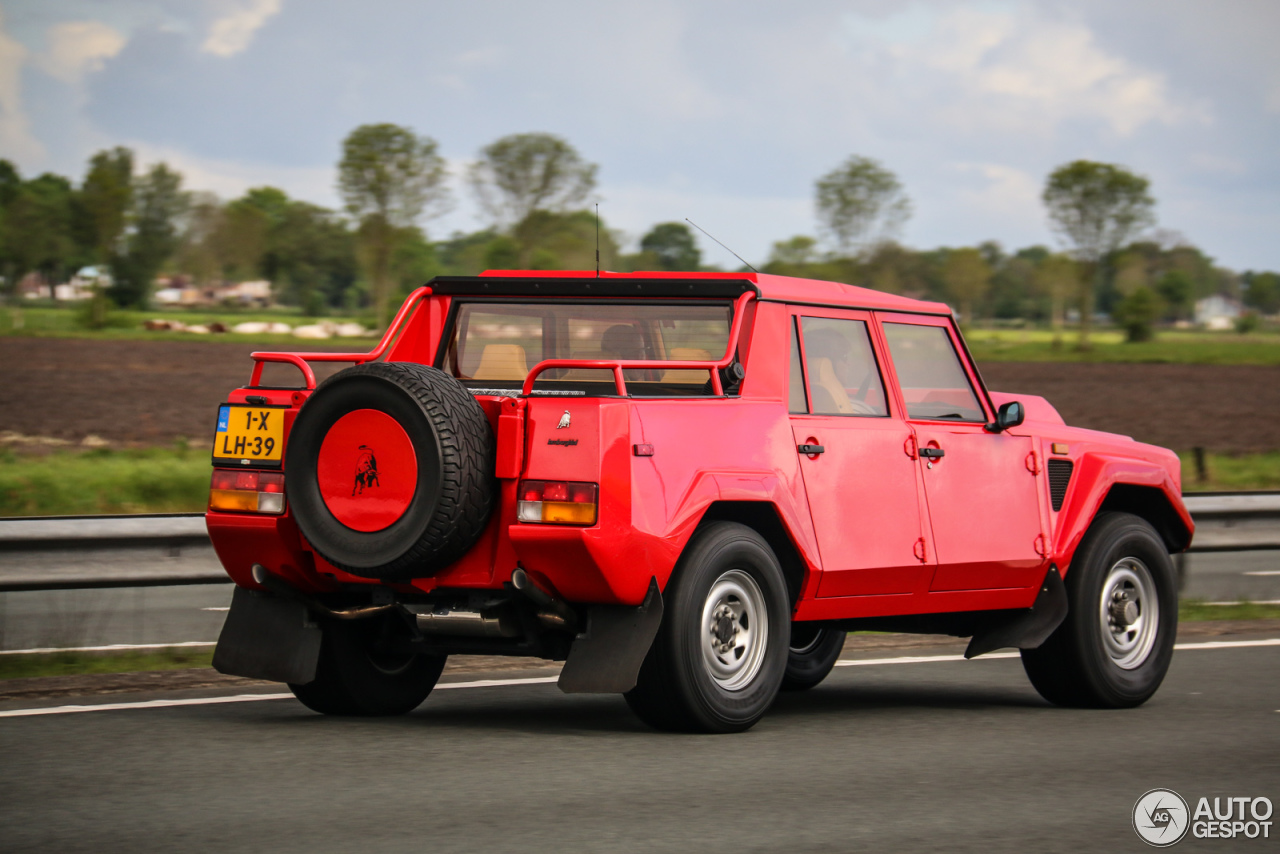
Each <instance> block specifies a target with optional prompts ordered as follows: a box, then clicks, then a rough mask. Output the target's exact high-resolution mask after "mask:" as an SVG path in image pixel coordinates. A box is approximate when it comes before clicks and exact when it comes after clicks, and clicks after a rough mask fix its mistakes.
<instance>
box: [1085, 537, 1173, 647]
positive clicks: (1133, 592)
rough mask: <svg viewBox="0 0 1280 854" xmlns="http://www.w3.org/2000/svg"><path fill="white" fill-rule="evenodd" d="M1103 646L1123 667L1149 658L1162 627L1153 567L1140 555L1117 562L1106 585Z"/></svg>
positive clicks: (1100, 612)
mask: <svg viewBox="0 0 1280 854" xmlns="http://www.w3.org/2000/svg"><path fill="white" fill-rule="evenodd" d="M1098 618H1099V622H1100V626H1099V628H1100V631H1101V634H1102V646H1103V649H1105V650H1106V652H1107V657H1108V658H1110V659H1111V661H1112V662H1113V663H1114V664H1115V665H1116V666H1117V667H1119V668H1121V669H1122V670H1133V669H1135V668H1137V667H1140V666H1142V664H1143V663H1144V662H1145V661H1146V660H1147V658H1148V656H1150V655H1151V650H1152V648H1153V647H1154V646H1155V642H1156V631H1157V630H1158V629H1159V627H1160V603H1159V600H1158V599H1157V598H1156V585H1155V579H1153V578H1152V576H1151V570H1149V569H1147V565H1146V564H1144V563H1143V562H1142V561H1140V560H1138V559H1137V558H1136V557H1124V558H1121V559H1120V560H1118V561H1116V563H1115V564H1114V565H1113V566H1112V567H1111V569H1110V571H1109V572H1108V573H1107V577H1106V580H1105V581H1104V582H1103V584H1102V598H1101V599H1100V600H1099V602H1098Z"/></svg>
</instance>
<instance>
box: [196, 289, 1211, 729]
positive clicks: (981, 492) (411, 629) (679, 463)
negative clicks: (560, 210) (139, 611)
mask: <svg viewBox="0 0 1280 854" xmlns="http://www.w3.org/2000/svg"><path fill="white" fill-rule="evenodd" d="M253 358H254V359H255V360H256V364H255V366H254V370H253V375H252V379H251V380H250V382H249V385H248V386H246V387H244V388H240V389H236V390H235V391H233V392H231V394H230V396H229V397H228V399H227V402H226V404H224V405H223V406H222V407H221V409H220V411H219V417H218V426H217V433H216V438H215V449H214V459H213V463H214V472H213V480H212V488H211V490H210V498H209V513H208V527H209V534H210V536H211V537H212V540H213V544H214V546H215V548H216V549H217V552H218V556H219V557H220V558H221V560H222V563H223V564H224V566H225V567H226V569H227V572H228V573H229V574H230V576H231V578H232V579H233V580H234V581H235V583H236V589H235V595H234V599H233V603H232V607H231V610H230V612H229V614H228V617H227V621H226V624H225V627H224V629H223V632H222V636H221V638H220V640H219V642H218V647H217V651H216V654H215V658H214V664H215V666H216V667H217V668H218V669H220V670H221V671H223V672H224V673H233V674H240V675H244V676H252V677H258V678H265V679H272V680H277V681H282V682H287V683H288V684H289V686H290V688H291V689H292V690H293V692H294V694H296V695H297V697H298V699H300V700H301V701H302V702H303V703H304V704H306V705H307V706H309V707H310V708H312V709H314V710H316V711H318V712H322V713H325V714H333V715H389V714H401V713H404V712H407V711H409V710H411V709H413V708H414V707H416V706H417V705H418V704H419V703H421V702H422V701H423V699H424V698H425V697H426V696H427V694H429V693H430V692H431V689H432V687H433V686H434V685H435V683H436V680H437V679H438V678H439V676H440V672H441V669H442V668H443V667H444V662H445V659H446V657H447V656H448V655H449V654H451V653H469V654H484V655H511V656H535V657H540V658H546V659H552V660H563V661H564V667H563V670H562V671H561V675H560V677H559V684H560V687H561V688H562V689H563V690H565V691H567V692H615V693H621V694H623V695H624V696H625V697H626V701H627V703H628V704H629V705H630V707H631V708H632V709H633V710H634V711H635V713H636V714H637V715H639V716H640V717H641V718H642V719H643V720H644V721H646V722H648V723H649V724H652V725H653V726H656V727H660V728H664V729H677V730H695V731H721V732H723V731H734V730H743V729H746V728H748V727H750V726H751V725H752V724H754V723H755V722H756V721H757V720H759V719H760V717H761V716H762V715H763V714H764V713H765V711H766V710H767V709H768V708H769V705H770V703H771V702H772V701H773V699H774V697H775V696H776V695H777V692H778V691H779V690H797V689H804V688H809V687H812V686H814V685H816V684H818V683H819V682H820V681H822V679H823V678H824V677H826V675H827V674H828V673H829V672H830V671H831V668H832V666H833V664H834V663H835V661H836V658H837V657H838V655H839V653H840V649H841V645H842V642H843V640H844V637H845V634H846V633H847V632H848V631H850V630H859V629H862V630H877V631H908V632H935V633H944V634H950V635H957V636H961V637H970V638H972V640H971V641H970V642H969V647H968V652H967V654H968V655H970V656H974V655H980V654H982V653H984V652H989V651H991V650H994V649H997V648H1001V647H1017V648H1019V649H1021V651H1022V661H1023V665H1024V667H1025V669H1026V672H1027V675H1028V676H1029V677H1030V679H1031V682H1032V684H1033V685H1034V686H1035V688H1036V690H1037V691H1039V692H1040V693H1041V694H1042V695H1043V696H1044V697H1045V698H1046V699H1048V700H1050V701H1051V702H1054V703H1059V704H1064V705H1079V706H1102V707H1120V706H1134V705H1137V704H1139V703H1142V702H1143V701H1145V700H1146V699H1147V698H1148V697H1150V696H1151V695H1152V694H1153V693H1154V692H1155V690H1156V689H1157V687H1158V686H1159V685H1160V682H1161V680H1162V679H1163V677H1164V674H1165V672H1166V670H1167V669H1168V667H1169V661H1170V658H1171V656H1172V654H1173V642H1174V634H1175V630H1176V627H1177V625H1176V624H1177V585H1176V582H1175V574H1174V571H1173V568H1172V565H1171V561H1170V557H1169V556H1170V554H1171V553H1174V552H1179V551H1182V550H1184V549H1186V548H1187V546H1188V544H1189V543H1190V541H1191V536H1192V531H1193V527H1192V522H1191V518H1190V517H1189V515H1188V514H1187V511H1186V508H1185V507H1184V506H1183V503H1182V500H1181V497H1180V491H1181V490H1180V486H1181V484H1180V471H1179V464H1178V458H1177V457H1176V456H1174V454H1172V453H1170V452H1169V451H1166V450H1164V449H1161V448H1156V447H1152V446H1150V445H1144V444H1141V443H1139V442H1135V441H1133V440H1132V439H1130V438H1128V437H1124V436H1116V435H1111V434H1108V433H1100V432H1097V431H1093V430H1083V429H1078V428H1073V427H1068V426H1067V425H1066V424H1064V423H1063V421H1062V419H1061V418H1060V417H1059V415H1058V413H1057V412H1056V411H1055V410H1054V409H1053V407H1052V406H1050V405H1049V404H1048V403H1047V402H1046V401H1045V400H1043V399H1042V398H1039V397H1031V396H1025V395H1023V396H1018V397H1017V398H1016V399H1015V397H1014V396H1013V395H1008V394H999V393H996V392H989V391H988V390H987V389H986V388H984V387H983V384H982V380H981V378H980V377H979V375H978V371H977V369H976V367H975V365H974V364H973V361H972V359H971V358H970V357H969V354H968V351H967V350H966V348H965V344H964V341H963V339H962V338H961V336H960V331H959V330H958V329H957V327H956V324H955V322H954V321H953V319H952V316H951V312H950V311H949V309H948V308H947V307H946V306H945V305H941V304H938V303H929V302H920V301H917V300H912V299H907V298H904V297H899V296H893V295H889V294H884V293H880V292H877V291H872V290H865V289H862V288H856V287H850V286H847V285H841V284H836V283H833V282H820V281H808V280H803V279H794V278H786V277H781V276H769V275H757V274H745V273H701V274H657V273H634V274H625V275H620V274H613V273H603V274H600V275H596V274H594V273H572V272H564V273H547V272H532V271H524V272H494V271H491V272H487V273H484V274H482V275H480V276H477V277H465V278H464V277H442V278H438V279H435V280H433V281H432V282H430V283H429V284H428V285H427V286H426V287H423V288H420V289H418V290H417V291H416V292H414V293H413V294H412V295H411V296H410V298H409V299H408V301H407V302H406V303H405V304H404V306H403V307H402V308H401V309H400V312H399V314H398V315H397V316H396V318H395V320H394V321H393V323H392V324H391V326H390V327H389V329H388V331H387V333H386V336H385V337H384V338H383V340H382V342H381V343H380V344H379V345H378V347H377V348H376V349H374V350H373V351H372V352H369V353H360V354H340V353H255V354H254V355H253ZM272 362H282V363H286V364H288V365H292V366H293V367H295V368H297V370H298V371H300V372H301V374H302V376H303V379H304V383H303V387H299V388H280V387H274V386H265V385H263V384H262V373H263V366H264V365H265V364H267V363H272ZM313 362H351V363H354V365H353V366H352V367H349V368H346V369H344V370H341V371H339V372H338V373H336V374H334V375H333V376H331V377H330V378H329V379H327V380H325V381H324V382H323V383H319V384H317V382H316V378H315V373H314V371H313V370H312V367H311V363H313ZM273 370H276V371H279V370H280V369H279V368H275V369H273Z"/></svg>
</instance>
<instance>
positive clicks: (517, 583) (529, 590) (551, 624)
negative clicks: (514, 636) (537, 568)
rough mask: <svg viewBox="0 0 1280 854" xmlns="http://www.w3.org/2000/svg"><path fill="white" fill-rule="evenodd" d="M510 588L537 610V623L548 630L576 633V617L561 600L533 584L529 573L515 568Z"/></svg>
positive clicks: (520, 568) (567, 604) (571, 609)
mask: <svg viewBox="0 0 1280 854" xmlns="http://www.w3.org/2000/svg"><path fill="white" fill-rule="evenodd" d="M511 586H512V587H513V588H514V589H515V590H516V592H518V593H520V594H521V595H523V596H524V597H525V598H526V599H528V600H529V601H530V602H532V603H533V604H534V605H535V606H537V608H538V613H537V616H538V621H539V622H540V623H542V625H544V626H546V627H547V628H549V629H558V630H560V631H565V632H573V631H577V628H578V615H577V613H576V612H575V611H574V610H573V608H571V607H570V606H569V603H567V602H565V601H564V600H563V599H557V598H555V597H554V596H552V595H551V594H550V593H548V592H547V591H545V590H543V589H542V588H541V587H539V586H538V585H536V584H534V583H533V579H532V578H530V577H529V573H527V572H525V571H524V569H523V568H522V567H516V571H515V572H513V573H511Z"/></svg>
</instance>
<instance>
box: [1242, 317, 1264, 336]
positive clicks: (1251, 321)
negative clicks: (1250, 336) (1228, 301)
mask: <svg viewBox="0 0 1280 854" xmlns="http://www.w3.org/2000/svg"><path fill="white" fill-rule="evenodd" d="M1261 323H1262V320H1261V319H1260V318H1259V317H1258V313H1257V312H1256V311H1246V312H1245V313H1244V314H1242V315H1240V316H1239V317H1237V318H1236V332H1239V333H1240V334H1242V335H1243V334H1246V333H1249V332H1254V331H1256V330H1257V328H1258V326H1259V324H1261Z"/></svg>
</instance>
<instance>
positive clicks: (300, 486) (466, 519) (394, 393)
mask: <svg viewBox="0 0 1280 854" xmlns="http://www.w3.org/2000/svg"><path fill="white" fill-rule="evenodd" d="M285 475H286V476H285V494H286V496H287V497H288V499H289V507H290V512H291V513H292V515H293V517H294V519H295V520H296V521H297V523H298V527H299V528H300V529H301V530H302V534H303V535H304V536H305V537H306V538H307V541H308V542H310V543H311V545H312V547H313V548H314V549H315V550H316V551H317V552H318V553H319V554H320V555H322V556H323V557H324V559H325V560H327V561H329V563H331V564H333V565H334V566H337V567H340V568H341V569H344V570H346V571H347V572H350V573H352V574H353V575H359V576H361V577H363V578H377V579H381V580H385V581H399V580H405V579H408V578H421V577H425V576H428V575H432V574H433V573H436V572H438V571H440V570H441V569H444V568H445V567H446V566H448V565H449V564H451V563H453V562H454V561H456V560H457V559H458V558H460V557H461V556H462V555H463V554H464V553H465V552H466V551H467V549H469V548H470V547H471V546H472V545H473V544H474V543H475V542H476V540H477V539H478V538H479V537H480V534H481V532H482V531H484V527H485V524H486V523H487V522H488V519H489V513H490V511H491V510H492V509H493V503H494V495H495V490H496V487H495V482H494V439H493V430H492V428H491V427H490V426H489V419H488V418H487V417H486V416H485V414H484V410H483V409H481V408H480V404H479V403H477V402H476V400H475V398H474V397H472V396H471V392H469V391H468V390H467V389H466V388H464V387H463V386H462V384H461V383H459V382H458V381H457V380H455V379H454V378H453V377H451V376H449V375H448V374H446V373H444V372H443V371H441V370H438V369H436V368H432V367H428V366H427V365H419V364H415V363H413V362H370V363H368V364H364V365H357V366H356V367H353V368H347V369H346V370H344V371H340V372H338V373H337V374H334V375H333V376H332V377H330V378H329V379H327V380H325V381H324V382H323V383H322V384H321V385H320V387H319V388H318V389H316V391H315V392H314V393H313V394H312V395H311V397H310V398H309V399H308V400H307V402H306V403H305V404H303V406H302V410H301V411H300V412H299V413H298V417H297V419H296V420H295V421H294V422H293V429H292V430H290V431H289V441H288V445H287V446H286V448H285Z"/></svg>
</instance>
